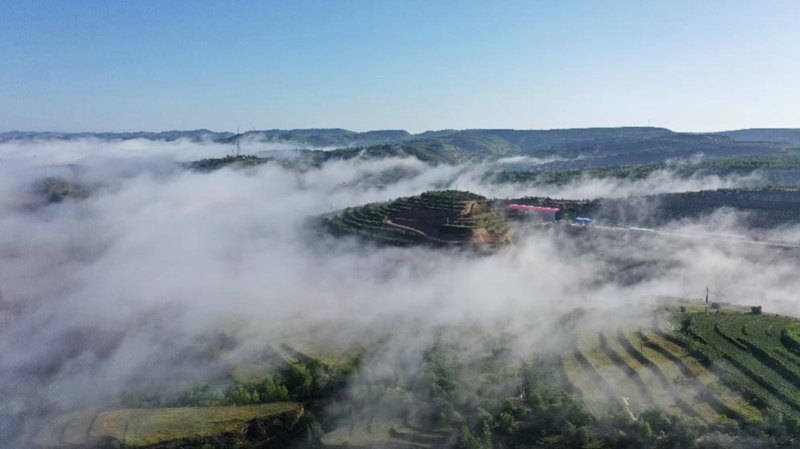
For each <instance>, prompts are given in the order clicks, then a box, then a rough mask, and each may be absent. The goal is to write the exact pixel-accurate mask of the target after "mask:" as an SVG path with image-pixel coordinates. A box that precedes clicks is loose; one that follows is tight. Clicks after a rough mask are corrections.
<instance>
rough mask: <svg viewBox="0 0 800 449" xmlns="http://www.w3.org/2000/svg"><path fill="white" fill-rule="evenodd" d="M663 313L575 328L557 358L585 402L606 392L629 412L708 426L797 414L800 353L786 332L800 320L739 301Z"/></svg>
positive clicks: (798, 407) (593, 399)
mask: <svg viewBox="0 0 800 449" xmlns="http://www.w3.org/2000/svg"><path fill="white" fill-rule="evenodd" d="M661 313H662V316H660V317H659V319H656V320H653V322H652V323H651V324H650V325H643V324H642V323H637V324H635V325H628V326H625V327H622V326H621V325H618V326H616V327H615V326H610V327H609V326H605V327H603V329H599V330H598V329H596V328H579V330H578V332H577V337H576V346H575V352H572V353H564V354H562V364H563V366H564V369H565V371H566V374H567V378H568V379H569V381H570V383H571V384H572V385H573V386H574V387H575V388H576V390H578V391H579V392H580V393H581V395H582V397H583V398H584V399H589V400H590V401H589V404H591V402H595V403H597V401H598V400H599V398H601V397H602V396H604V395H606V396H608V397H610V398H611V399H612V400H622V402H623V403H624V404H625V406H627V408H628V410H629V411H630V412H631V413H632V414H633V415H634V416H636V415H638V414H640V413H641V412H642V411H644V410H647V409H650V408H657V409H660V410H662V411H665V412H667V413H670V414H674V415H683V416H689V417H693V418H696V419H698V420H700V421H701V422H704V423H706V424H715V423H720V422H726V421H729V420H735V421H739V422H747V421H751V420H755V419H761V417H762V416H763V414H764V412H765V411H767V410H768V409H771V410H774V411H777V412H781V413H784V414H785V415H787V416H797V415H798V411H800V403H798V400H800V355H799V354H798V353H796V352H794V350H793V349H792V348H791V347H790V346H791V343H787V342H791V341H792V340H790V338H789V337H788V336H787V332H788V331H787V330H786V329H787V327H789V328H790V329H791V325H792V324H793V323H797V320H795V319H793V318H788V317H781V316H775V315H762V314H757V313H750V308H744V307H725V310H724V311H721V312H718V313H717V312H716V311H714V313H708V312H706V308H705V307H702V306H692V307H687V306H683V307H677V306H676V307H674V310H672V311H670V312H668V313H666V314H664V313H663V311H662V312H661ZM665 316H668V317H669V319H666V318H665ZM670 322H672V323H683V327H684V330H683V331H681V330H680V329H678V327H680V324H678V325H674V324H669V323H670ZM670 328H671V329H674V331H667V330H665V329H670ZM605 390H608V393H607V394H606V393H604V391H605ZM591 408H592V409H595V410H596V409H597V408H598V407H597V406H594V407H591Z"/></svg>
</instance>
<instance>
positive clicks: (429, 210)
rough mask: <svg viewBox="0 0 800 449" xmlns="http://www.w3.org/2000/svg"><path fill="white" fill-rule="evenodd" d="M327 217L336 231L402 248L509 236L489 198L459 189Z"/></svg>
mask: <svg viewBox="0 0 800 449" xmlns="http://www.w3.org/2000/svg"><path fill="white" fill-rule="evenodd" d="M323 221H324V223H325V225H326V227H327V229H328V230H329V231H330V232H331V233H333V234H335V235H355V236H359V237H362V238H365V239H368V240H371V241H374V242H377V243H380V244H388V245H399V246H406V245H415V244H433V245H502V244H504V243H507V242H508V241H509V237H510V234H509V232H510V231H509V228H508V226H507V225H506V223H505V222H504V221H503V219H502V218H501V217H500V216H499V215H498V214H497V213H496V212H494V211H493V210H492V209H491V208H490V206H489V204H488V202H487V200H486V198H484V197H482V196H480V195H476V194H474V193H470V192H463V191H457V190H444V191H431V192H425V193H423V194H421V195H418V196H411V197H405V198H399V199H397V200H394V201H391V202H387V203H375V204H367V205H365V206H360V207H350V208H347V209H345V210H344V211H341V212H337V213H334V214H331V215H328V216H325V217H323Z"/></svg>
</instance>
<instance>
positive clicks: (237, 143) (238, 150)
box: [236, 126, 242, 157]
mask: <svg viewBox="0 0 800 449" xmlns="http://www.w3.org/2000/svg"><path fill="white" fill-rule="evenodd" d="M239 137H240V134H239V127H238V126H237V127H236V157H239V153H240V152H241V151H242V147H241V144H240V143H239Z"/></svg>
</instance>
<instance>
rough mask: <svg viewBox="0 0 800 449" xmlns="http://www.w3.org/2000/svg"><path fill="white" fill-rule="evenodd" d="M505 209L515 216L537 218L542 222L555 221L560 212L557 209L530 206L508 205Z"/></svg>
mask: <svg viewBox="0 0 800 449" xmlns="http://www.w3.org/2000/svg"><path fill="white" fill-rule="evenodd" d="M506 208H507V209H508V210H509V211H511V212H512V213H513V214H514V215H516V216H521V217H525V218H534V219H536V218H538V219H540V220H542V221H556V219H557V214H558V212H559V211H560V210H561V209H559V208H557V207H546V206H532V205H530V204H513V203H512V204H509V205H508V206H506Z"/></svg>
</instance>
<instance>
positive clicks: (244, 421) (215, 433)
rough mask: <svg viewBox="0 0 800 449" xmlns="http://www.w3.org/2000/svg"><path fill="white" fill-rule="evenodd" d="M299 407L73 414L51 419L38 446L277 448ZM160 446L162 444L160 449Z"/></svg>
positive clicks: (272, 405) (293, 424) (292, 428)
mask: <svg viewBox="0 0 800 449" xmlns="http://www.w3.org/2000/svg"><path fill="white" fill-rule="evenodd" d="M302 415H303V407H302V406H301V405H300V404H297V403H292V402H277V403H270V404H260V405H251V406H243V407H182V408H152V409H142V408H139V409H120V410H110V411H103V412H97V411H93V410H79V411H76V412H72V413H68V414H65V415H62V416H58V417H56V418H53V419H52V421H51V422H50V424H49V425H48V426H46V427H45V428H44V429H42V430H41V431H40V432H39V433H38V434H37V435H36V436H35V437H34V441H35V443H36V445H37V446H38V447H43V448H47V447H53V448H65V447H102V446H103V445H110V446H112V447H113V446H114V445H116V446H119V445H123V447H129V448H139V447H154V446H160V445H164V444H169V445H171V447H206V446H202V445H203V444H207V445H213V446H212V447H234V446H235V445H237V444H241V443H242V442H245V441H247V440H252V439H253V438H254V436H257V437H258V441H259V442H260V444H262V445H266V444H272V445H273V447H278V446H279V445H280V444H281V443H285V441H286V439H287V438H289V437H291V436H293V435H294V434H295V433H297V431H298V429H296V428H295V427H296V424H297V422H298V420H299V419H300V417H301V416H302ZM162 447H163V446H162Z"/></svg>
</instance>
